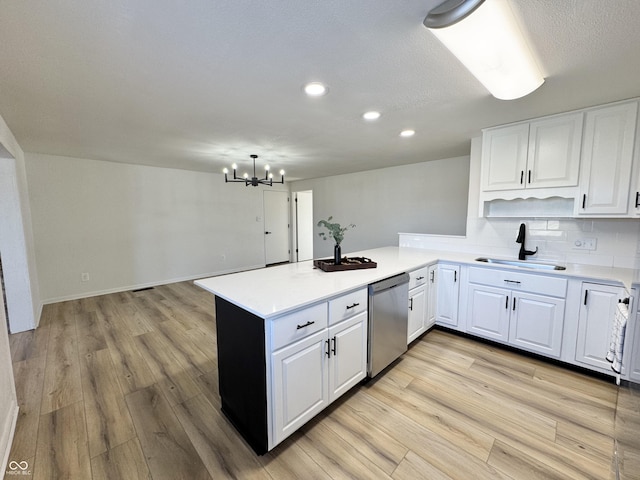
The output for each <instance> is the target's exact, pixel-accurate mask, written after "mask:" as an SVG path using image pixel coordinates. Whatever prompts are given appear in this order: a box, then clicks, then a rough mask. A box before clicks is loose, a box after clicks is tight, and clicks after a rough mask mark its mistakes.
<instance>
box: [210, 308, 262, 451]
mask: <svg viewBox="0 0 640 480" xmlns="http://www.w3.org/2000/svg"><path fill="white" fill-rule="evenodd" d="M216 331H217V337H218V338H217V344H218V382H219V384H218V386H219V390H220V398H221V400H222V412H223V413H224V414H225V416H226V417H227V418H228V419H229V421H230V422H231V423H232V424H233V426H234V427H235V428H236V430H238V432H239V433H240V434H241V435H242V437H243V438H244V439H245V440H246V442H247V443H248V444H249V445H250V446H251V448H253V450H254V451H255V452H256V453H257V454H258V455H263V454H265V453H266V452H267V451H268V446H269V443H268V442H269V438H268V431H267V427H268V426H267V383H266V382H267V372H266V364H265V362H266V359H265V326H264V319H262V318H260V317H258V316H257V315H254V314H252V313H250V312H247V311H246V310H244V309H242V308H240V307H238V306H236V305H234V304H232V303H230V302H228V301H226V300H224V299H223V298H220V297H216Z"/></svg>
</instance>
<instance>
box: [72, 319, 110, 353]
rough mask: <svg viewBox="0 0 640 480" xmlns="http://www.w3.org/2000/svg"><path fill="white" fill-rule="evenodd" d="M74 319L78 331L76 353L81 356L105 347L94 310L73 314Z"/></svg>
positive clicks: (105, 343)
mask: <svg viewBox="0 0 640 480" xmlns="http://www.w3.org/2000/svg"><path fill="white" fill-rule="evenodd" d="M75 319H76V331H77V333H78V355H80V356H82V355H86V354H87V353H91V352H95V351H96V350H103V349H105V348H107V342H106V340H105V339H104V334H103V333H102V330H101V329H100V322H99V320H98V315H97V314H96V312H95V311H93V312H81V313H79V314H77V315H76V316H75Z"/></svg>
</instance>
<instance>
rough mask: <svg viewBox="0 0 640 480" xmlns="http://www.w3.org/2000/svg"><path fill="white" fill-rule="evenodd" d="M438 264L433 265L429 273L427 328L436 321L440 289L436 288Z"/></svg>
mask: <svg viewBox="0 0 640 480" xmlns="http://www.w3.org/2000/svg"><path fill="white" fill-rule="evenodd" d="M437 269H438V266H437V265H431V266H430V267H429V270H428V271H427V274H428V278H429V280H428V282H429V286H428V287H427V312H426V318H425V321H424V323H425V329H427V330H428V329H430V328H431V327H432V326H434V325H435V323H436V303H437V301H438V297H437V295H438V289H437V288H436V270H437Z"/></svg>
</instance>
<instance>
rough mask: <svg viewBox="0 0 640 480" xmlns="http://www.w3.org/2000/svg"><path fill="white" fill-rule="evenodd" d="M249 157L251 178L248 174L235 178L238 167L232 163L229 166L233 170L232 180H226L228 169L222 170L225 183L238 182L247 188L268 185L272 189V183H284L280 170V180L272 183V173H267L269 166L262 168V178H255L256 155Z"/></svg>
mask: <svg viewBox="0 0 640 480" xmlns="http://www.w3.org/2000/svg"><path fill="white" fill-rule="evenodd" d="M249 156H250V157H251V158H252V159H253V177H249V174H248V173H245V174H244V175H242V177H238V176H236V171H237V170H238V165H236V164H235V163H234V164H233V165H231V168H232V169H233V178H232V179H231V180H229V179H228V178H227V175H228V174H229V169H228V168H223V169H222V173H224V181H225V183H234V182H236V183H237V182H240V183H244V186H245V187H248V186H249V185H251V186H253V187H257V186H258V185H269V186H270V187H272V186H273V184H274V183H284V170H280V176H281V178H280V180H279V181H275V182H274V181H273V173H271V172H269V165H265V166H264V178H258V177H257V176H256V158H258V155H249Z"/></svg>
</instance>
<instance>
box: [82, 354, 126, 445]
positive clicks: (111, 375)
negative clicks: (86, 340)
mask: <svg viewBox="0 0 640 480" xmlns="http://www.w3.org/2000/svg"><path fill="white" fill-rule="evenodd" d="M80 373H81V375H82V391H83V396H84V405H85V414H86V416H87V434H88V438H89V452H90V454H91V457H92V458H93V457H95V456H96V455H99V454H101V453H104V452H106V451H107V450H109V449H111V448H113V447H115V446H117V445H120V444H122V443H125V442H127V441H128V440H131V439H132V438H134V437H135V436H136V433H135V430H134V428H133V422H132V421H131V416H130V415H129V410H128V409H127V405H126V402H125V400H124V395H123V394H122V391H121V390H120V385H119V383H118V379H117V378H116V375H115V370H114V367H113V363H112V362H111V355H110V354H109V351H108V350H98V351H96V352H92V353H88V354H86V355H85V356H84V357H83V359H82V361H81V370H80Z"/></svg>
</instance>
